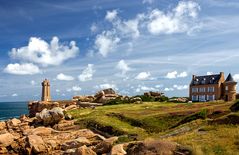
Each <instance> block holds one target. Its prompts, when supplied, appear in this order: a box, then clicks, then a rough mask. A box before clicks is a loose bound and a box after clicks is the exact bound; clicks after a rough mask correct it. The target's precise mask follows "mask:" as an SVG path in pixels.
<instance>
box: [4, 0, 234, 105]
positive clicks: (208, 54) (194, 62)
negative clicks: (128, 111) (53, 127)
mask: <svg viewBox="0 0 239 155" xmlns="http://www.w3.org/2000/svg"><path fill="white" fill-rule="evenodd" d="M238 27H239V2H238V1H236V0H234V1H233V0H229V1H228V0H207V1H205V0H194V1H193V0H191V1H186V0H184V1H176V0H134V1H128V0H78V1H76V0H59V1H57V2H56V1H53V0H52V1H51V0H41V1H40V0H38V1H30V0H21V1H18V0H12V1H6V0H0V87H1V89H0V101H19V100H21V101H23V100H39V99H40V95H41V81H42V80H43V79H44V78H48V79H49V80H50V81H51V94H52V98H53V99H70V98H71V97H72V96H74V95H84V94H94V93H95V92H96V91H98V90H100V89H103V88H108V87H113V88H114V89H116V90H117V92H119V93H120V94H123V95H135V94H142V93H143V92H145V91H150V90H152V91H162V92H165V94H166V95H168V96H188V85H189V83H190V81H191V77H192V74H196V75H206V74H212V73H219V72H220V71H224V72H225V75H226V76H227V74H228V73H232V74H233V76H234V79H235V80H237V81H239V70H238V65H239V63H238V58H239V52H238V50H239V43H238V42H239V39H238V36H239V29H238Z"/></svg>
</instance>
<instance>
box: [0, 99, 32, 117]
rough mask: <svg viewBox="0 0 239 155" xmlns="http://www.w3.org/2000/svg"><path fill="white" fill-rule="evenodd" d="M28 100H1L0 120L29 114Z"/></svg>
mask: <svg viewBox="0 0 239 155" xmlns="http://www.w3.org/2000/svg"><path fill="white" fill-rule="evenodd" d="M27 104H28V102H0V121H3V120H7V119H11V118H18V117H19V116H21V115H23V114H28V109H27Z"/></svg>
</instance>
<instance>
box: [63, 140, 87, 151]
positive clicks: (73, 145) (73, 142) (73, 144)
mask: <svg viewBox="0 0 239 155" xmlns="http://www.w3.org/2000/svg"><path fill="white" fill-rule="evenodd" d="M89 144H90V141H89V140H88V139H87V138H85V137H79V138H77V139H74V140H70V141H67V142H65V143H63V144H62V145H61V149H62V150H68V149H73V148H78V147H80V146H83V145H89Z"/></svg>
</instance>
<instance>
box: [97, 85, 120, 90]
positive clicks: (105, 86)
mask: <svg viewBox="0 0 239 155" xmlns="http://www.w3.org/2000/svg"><path fill="white" fill-rule="evenodd" d="M96 88H97V89H98V88H100V89H107V88H112V89H116V90H117V86H116V85H115V84H109V83H104V84H100V85H99V86H96Z"/></svg>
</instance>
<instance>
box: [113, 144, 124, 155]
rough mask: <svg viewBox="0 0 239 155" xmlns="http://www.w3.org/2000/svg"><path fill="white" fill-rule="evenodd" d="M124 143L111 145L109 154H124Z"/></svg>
mask: <svg viewBox="0 0 239 155" xmlns="http://www.w3.org/2000/svg"><path fill="white" fill-rule="evenodd" d="M125 154H127V152H126V151H125V150H124V144H118V145H115V146H113V147H112V149H111V152H110V155H125Z"/></svg>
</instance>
